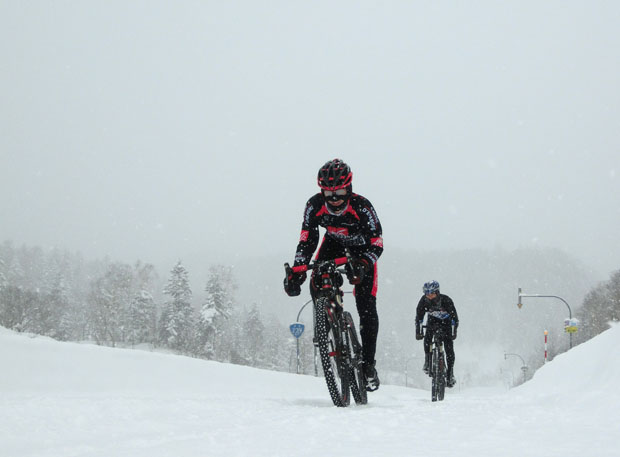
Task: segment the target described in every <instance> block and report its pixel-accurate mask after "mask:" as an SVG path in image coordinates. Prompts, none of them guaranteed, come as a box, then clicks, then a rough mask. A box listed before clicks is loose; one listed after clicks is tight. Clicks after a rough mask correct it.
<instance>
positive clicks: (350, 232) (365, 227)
mask: <svg viewBox="0 0 620 457" xmlns="http://www.w3.org/2000/svg"><path fill="white" fill-rule="evenodd" d="M319 226H320V227H324V228H325V229H326V233H325V237H329V238H331V239H332V240H335V241H337V242H338V243H340V244H341V245H342V246H343V247H348V248H349V249H350V251H351V254H352V255H353V256H354V257H364V258H365V259H366V260H368V262H369V263H370V265H374V264H375V263H376V262H377V260H378V259H379V256H380V255H381V253H382V252H383V238H382V231H381V223H380V222H379V218H378V217H377V213H376V212H375V209H374V208H373V206H372V204H371V203H370V202H369V201H368V200H367V199H366V198H364V197H362V196H361V195H357V194H353V195H351V198H350V199H349V202H348V206H347V208H346V209H345V211H344V212H343V213H342V214H339V215H333V214H331V213H330V212H329V210H328V209H327V206H326V205H325V200H324V198H323V195H322V194H321V193H318V194H316V195H314V196H312V197H311V198H310V200H308V203H306V209H305V210H304V221H303V224H302V226H301V235H300V237H299V244H298V245H297V252H296V253H295V265H307V264H308V263H310V260H311V258H312V254H313V253H314V251H315V250H316V248H317V245H318V243H319Z"/></svg>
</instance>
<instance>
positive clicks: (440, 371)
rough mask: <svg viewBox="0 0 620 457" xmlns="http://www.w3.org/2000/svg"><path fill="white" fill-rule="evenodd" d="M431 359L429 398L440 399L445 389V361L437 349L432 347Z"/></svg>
mask: <svg viewBox="0 0 620 457" xmlns="http://www.w3.org/2000/svg"><path fill="white" fill-rule="evenodd" d="M432 359H433V360H432V367H431V370H432V372H431V376H432V382H433V384H432V386H431V399H432V401H442V400H443V398H444V394H445V391H446V361H445V359H444V355H443V353H441V352H440V351H439V349H433V356H432Z"/></svg>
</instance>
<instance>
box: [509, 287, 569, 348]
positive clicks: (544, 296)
mask: <svg viewBox="0 0 620 457" xmlns="http://www.w3.org/2000/svg"><path fill="white" fill-rule="evenodd" d="M521 297H531V298H557V299H558V300H562V301H563V302H564V304H565V305H566V307H567V308H568V318H569V319H571V320H572V319H573V312H572V311H571V309H570V306H569V304H568V302H567V301H566V300H564V299H563V298H562V297H559V296H558V295H540V294H524V293H522V292H521V288H520V287H519V301H518V302H517V306H518V307H519V309H521V307H522V306H523V303H521ZM568 336H569V343H568V345H569V349H572V347H573V334H572V333H571V332H569V333H568Z"/></svg>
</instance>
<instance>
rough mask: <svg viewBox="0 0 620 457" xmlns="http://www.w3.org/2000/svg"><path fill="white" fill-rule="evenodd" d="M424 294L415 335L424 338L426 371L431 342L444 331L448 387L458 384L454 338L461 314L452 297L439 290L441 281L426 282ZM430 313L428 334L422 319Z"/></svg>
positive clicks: (417, 314) (417, 337) (417, 317)
mask: <svg viewBox="0 0 620 457" xmlns="http://www.w3.org/2000/svg"><path fill="white" fill-rule="evenodd" d="M423 290H424V295H423V296H422V298H420V301H419V303H418V307H417V309H416V318H415V335H416V339H417V340H421V339H422V338H424V368H423V370H424V372H425V373H426V374H428V371H429V362H430V352H431V343H432V341H433V335H434V333H435V332H442V333H443V335H444V336H445V337H444V339H443V345H444V349H445V351H446V356H447V359H448V360H447V361H448V373H447V376H446V377H447V382H446V385H447V386H448V387H453V386H454V384H456V380H455V379H454V360H455V357H454V345H453V344H452V340H455V339H456V329H457V328H458V326H459V316H458V314H457V313H456V308H455V307H454V302H453V301H452V299H451V298H450V297H448V296H447V295H444V294H442V293H440V292H439V283H438V282H437V281H429V282H427V283H425V284H424V287H423ZM426 313H428V319H427V320H426V334H425V335H423V334H422V329H421V326H422V321H423V320H424V314H426Z"/></svg>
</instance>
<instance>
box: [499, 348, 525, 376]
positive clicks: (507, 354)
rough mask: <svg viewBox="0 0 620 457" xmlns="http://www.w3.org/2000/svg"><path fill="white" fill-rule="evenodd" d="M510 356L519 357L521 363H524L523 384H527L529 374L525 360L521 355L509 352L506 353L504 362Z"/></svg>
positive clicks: (522, 367)
mask: <svg viewBox="0 0 620 457" xmlns="http://www.w3.org/2000/svg"><path fill="white" fill-rule="evenodd" d="M509 355H512V356H515V357H519V358H520V359H521V363H522V365H521V371H522V372H523V382H525V381H526V374H527V365H526V364H525V360H523V357H521V356H520V355H519V354H514V353H508V352H505V353H504V360H506V359H508V356H509Z"/></svg>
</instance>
